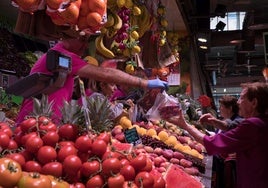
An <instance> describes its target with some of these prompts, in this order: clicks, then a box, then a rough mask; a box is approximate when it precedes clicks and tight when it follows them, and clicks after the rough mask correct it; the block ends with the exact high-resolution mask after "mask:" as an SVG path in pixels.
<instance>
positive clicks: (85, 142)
mask: <svg viewBox="0 0 268 188" xmlns="http://www.w3.org/2000/svg"><path fill="white" fill-rule="evenodd" d="M91 144H92V139H91V138H89V136H87V135H83V136H79V137H78V138H77V139H76V140H75V143H74V145H75V147H76V148H77V149H78V150H79V151H81V152H88V151H89V150H90V149H91Z"/></svg>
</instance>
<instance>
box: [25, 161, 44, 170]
mask: <svg viewBox="0 0 268 188" xmlns="http://www.w3.org/2000/svg"><path fill="white" fill-rule="evenodd" d="M22 169H23V171H26V172H39V173H41V171H42V167H41V165H40V164H39V163H38V162H37V161H26V162H25V164H24V166H23V168H22Z"/></svg>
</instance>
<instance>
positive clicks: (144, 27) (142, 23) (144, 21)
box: [132, 5, 152, 37]
mask: <svg viewBox="0 0 268 188" xmlns="http://www.w3.org/2000/svg"><path fill="white" fill-rule="evenodd" d="M139 8H140V10H141V14H140V15H139V16H138V17H137V20H133V23H132V24H136V25H137V26H138V29H137V32H138V33H139V36H140V37H142V36H143V35H144V33H145V32H146V31H148V30H150V28H151V26H152V19H151V14H150V13H149V11H148V9H147V7H146V6H145V5H141V6H140V7H139ZM134 21H136V23H134Z"/></svg>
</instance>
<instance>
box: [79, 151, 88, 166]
mask: <svg viewBox="0 0 268 188" xmlns="http://www.w3.org/2000/svg"><path fill="white" fill-rule="evenodd" d="M77 156H78V157H79V158H80V159H81V161H82V163H84V162H87V161H88V159H89V158H90V157H91V152H90V151H89V152H80V151H78V152H77Z"/></svg>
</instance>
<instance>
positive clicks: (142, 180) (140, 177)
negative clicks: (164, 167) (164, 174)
mask: <svg viewBox="0 0 268 188" xmlns="http://www.w3.org/2000/svg"><path fill="white" fill-rule="evenodd" d="M134 182H135V183H136V184H137V186H138V187H143V188H152V187H153V185H154V178H153V176H152V175H151V174H150V173H149V172H145V171H143V172H139V173H138V174H137V175H136V177H135V181H134Z"/></svg>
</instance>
